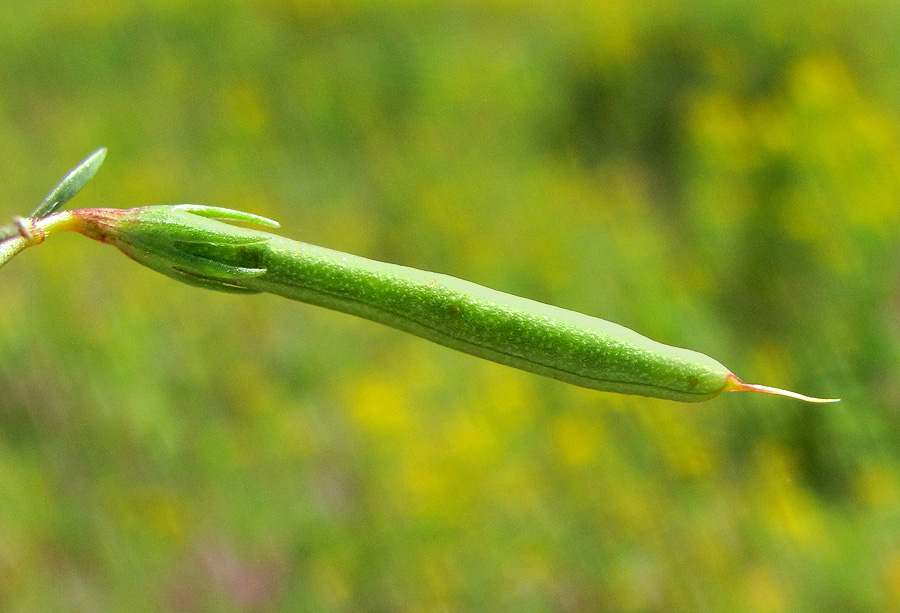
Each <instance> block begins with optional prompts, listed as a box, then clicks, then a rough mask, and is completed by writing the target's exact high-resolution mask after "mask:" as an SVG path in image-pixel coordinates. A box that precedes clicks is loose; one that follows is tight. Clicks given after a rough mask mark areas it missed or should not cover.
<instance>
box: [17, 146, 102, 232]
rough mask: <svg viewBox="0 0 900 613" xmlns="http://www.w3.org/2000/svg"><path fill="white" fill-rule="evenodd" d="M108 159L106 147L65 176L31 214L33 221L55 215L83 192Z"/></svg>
mask: <svg viewBox="0 0 900 613" xmlns="http://www.w3.org/2000/svg"><path fill="white" fill-rule="evenodd" d="M105 157H106V147H101V148H100V149H97V150H96V151H94V152H93V153H92V154H91V155H90V156H89V157H88V158H87V159H86V160H84V161H83V162H82V163H81V164H79V165H78V166H77V167H76V168H75V170H73V171H72V172H70V173H69V174H67V175H66V176H65V178H64V179H63V180H62V181H60V182H59V185H57V186H56V187H54V188H53V191H52V192H50V193H49V194H48V195H47V197H46V198H44V201H43V202H41V204H40V206H39V207H38V208H36V209H35V210H34V213H32V214H31V218H32V219H40V218H42V217H46V216H47V215H50V214H51V213H55V212H56V211H58V210H59V209H61V208H62V206H63V205H64V204H65V203H66V202H68V201H69V200H71V199H72V197H73V196H74V195H75V194H77V193H78V192H80V191H81V188H82V187H84V186H85V185H86V184H87V182H88V181H90V180H91V179H93V178H94V175H95V174H97V170H99V169H100V166H101V165H102V164H103V159H104V158H105Z"/></svg>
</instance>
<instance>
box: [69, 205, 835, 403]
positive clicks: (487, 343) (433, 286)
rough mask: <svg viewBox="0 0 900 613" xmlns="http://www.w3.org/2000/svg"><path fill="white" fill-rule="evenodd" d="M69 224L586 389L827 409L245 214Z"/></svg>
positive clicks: (552, 312) (228, 284)
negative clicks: (747, 394) (790, 402)
mask: <svg viewBox="0 0 900 613" xmlns="http://www.w3.org/2000/svg"><path fill="white" fill-rule="evenodd" d="M63 214H65V215H69V216H70V217H69V218H68V219H69V220H70V222H69V227H68V228H67V229H73V230H77V231H79V232H81V233H83V234H85V235H87V236H90V237H91V238H94V239H97V240H100V241H103V242H107V243H111V244H113V245H115V246H116V247H118V248H119V249H120V250H122V251H123V252H124V253H126V254H127V255H128V256H130V257H132V258H133V259H135V260H137V261H138V262H140V263H142V264H144V265H146V266H148V267H150V268H153V269H154V270H157V271H159V272H162V273H164V274H166V275H168V276H170V277H172V278H175V279H177V280H179V281H183V282H186V283H190V284H193V285H198V286H201V287H206V288H210V289H217V290H222V291H231V292H242V293H258V292H268V293H271V294H277V295H279V296H284V297H286V298H290V299H292V300H299V301H302V302H307V303H310V304H315V305H319V306H323V307H326V308H329V309H334V310H337V311H343V312H345V313H349V314H352V315H357V316H359V317H364V318H366V319H370V320H373V321H377V322H380V323H383V324H386V325H389V326H392V327H394V328H398V329H400V330H404V331H406V332H409V333H411V334H415V335H417V336H420V337H422V338H426V339H428V340H431V341H434V342H436V343H440V344H441V345H446V346H447V347H451V348H453V349H457V350H459V351H464V352H466V353H470V354H472V355H476V356H479V357H482V358H486V359H489V360H493V361H495V362H499V363H501V364H507V365H509V366H514V367H516V368H521V369H523V370H527V371H530V372H533V373H537V374H540V375H545V376H548V377H553V378H554V379H558V380H560V381H565V382H568V383H572V384H575V385H579V386H582V387H587V388H592V389H597V390H603V391H610V392H619V393H623V394H639V395H643V396H653V397H657V398H666V399H670V400H679V401H684V402H697V401H701V400H708V399H710V398H713V397H715V396H717V395H718V394H720V393H722V392H724V391H762V392H767V393H778V394H782V395H788V396H792V397H795V398H799V399H802V400H808V401H813V402H825V401H826V400H822V399H815V398H809V397H806V396H801V395H799V394H794V393H793V392H784V391H782V390H776V389H774V388H767V387H763V386H754V385H749V384H744V383H742V382H741V381H740V380H739V379H738V378H737V377H736V376H735V375H734V374H732V373H731V371H729V370H728V369H727V368H725V366H723V365H722V364H720V363H719V362H717V361H716V360H714V359H712V358H711V357H709V356H706V355H703V354H701V353H697V352H696V351H691V350H689V349H680V348H677V347H671V346H669V345H664V344H662V343H658V342H656V341H653V340H650V339H648V338H646V337H644V336H642V335H640V334H638V333H637V332H634V331H633V330H630V329H628V328H625V327H623V326H620V325H618V324H615V323H611V322H608V321H604V320H602V319H598V318H596V317H590V316H588V315H583V314H581V313H577V312H574V311H569V310H566V309H562V308H559V307H555V306H551V305H548V304H542V303H540V302H535V301H533V300H528V299H526V298H520V297H518V296H513V295H511V294H507V293H504V292H500V291H497V290H493V289H489V288H486V287H483V286H480V285H476V284H475V283H470V282H468V281H463V280H461V279H457V278H455V277H450V276H447V275H443V274H439V273H433V272H426V271H422V270H417V269H414V268H409V267H406V266H399V265H396V264H388V263H385V262H377V261H374V260H370V259H367V258H363V257H360V256H356V255H350V254H347V253H342V252H340V251H334V250H331V249H326V248H324V247H317V246H315V245H309V244H306V243H302V242H298V241H294V240H290V239H287V238H284V237H281V236H277V235H274V234H269V233H266V232H260V231H257V230H251V229H247V228H241V227H235V226H233V225H229V224H227V223H223V222H221V221H216V219H214V218H220V219H229V220H237V221H244V222H263V223H267V224H268V225H277V224H275V223H274V222H269V221H268V220H265V219H262V218H259V217H256V216H253V215H249V214H246V213H241V212H238V211H230V210H227V209H219V208H215V207H203V206H199V205H175V206H150V207H141V208H136V209H128V210H118V209H83V210H80V211H71V212H69V213H60V214H58V215H63Z"/></svg>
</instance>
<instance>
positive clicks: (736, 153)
mask: <svg viewBox="0 0 900 613" xmlns="http://www.w3.org/2000/svg"><path fill="white" fill-rule="evenodd" d="M898 10H900V7H897V6H895V4H893V3H887V2H863V3H860V2H853V3H850V2H836V3H832V4H830V5H828V6H827V7H825V6H820V5H813V4H812V3H808V2H800V3H794V4H785V3H774V2H768V1H763V0H759V1H747V2H741V3H717V2H701V1H699V0H697V1H694V2H687V3H681V4H679V5H678V6H677V7H676V6H674V5H672V6H664V5H661V4H660V3H646V4H645V3H643V2H629V3H615V2H613V3H597V4H592V3H577V6H576V7H572V8H556V5H555V4H551V3H537V2H501V1H500V0H495V1H494V0H490V1H487V2H483V3H474V4H473V3H468V4H466V3H457V4H454V5H452V6H451V5H447V4H446V3H433V4H432V3H424V4H423V3H404V2H386V3H379V4H378V5H377V6H373V5H372V3H361V2H340V1H339V2H327V3H326V2H321V3H316V2H313V3H303V2H295V3H291V2H276V3H271V2H270V3H258V4H246V3H241V4H238V3H232V2H212V1H211V0H209V1H188V2H166V1H162V2H156V3H153V4H152V5H151V4H149V3H147V4H142V3H136V2H127V1H126V2H116V3H110V2H91V3H79V4H78V5H75V4H72V5H71V6H68V5H66V4H56V5H54V6H52V7H51V6H45V5H44V4H43V3H34V4H26V5H25V6H23V7H21V8H20V9H19V10H17V11H15V12H12V11H10V12H9V13H8V14H7V15H6V16H2V17H0V75H2V78H3V82H4V83H5V84H6V85H7V87H5V88H4V90H3V91H2V92H0V145H2V146H3V148H4V150H5V151H7V152H9V155H7V156H3V158H2V159H0V177H3V179H4V181H3V182H2V183H0V203H2V204H0V219H2V220H4V221H6V220H8V219H10V218H12V217H13V216H14V215H16V214H21V213H22V212H23V211H27V210H28V204H27V203H32V202H35V201H37V200H38V199H40V197H41V196H42V193H41V191H40V190H41V189H42V188H43V187H44V186H45V185H48V184H52V181H53V180H54V179H56V178H58V177H57V173H58V172H59V170H60V169H62V168H67V167H70V166H71V164H72V163H73V162H74V161H75V160H77V159H79V158H80V157H81V156H83V154H84V152H85V151H88V150H90V148H91V147H92V146H95V144H96V143H104V144H106V145H108V146H109V147H110V148H111V149H112V150H113V151H115V153H116V155H115V156H114V158H111V159H110V161H109V162H108V163H107V168H106V170H105V171H104V176H103V180H102V181H94V182H92V183H91V184H90V185H89V186H87V187H86V188H85V189H84V191H83V192H82V193H81V194H79V196H78V199H79V206H122V207H129V206H139V205H147V204H159V203H174V202H179V201H188V202H197V203H203V204H214V205H216V206H222V207H230V208H237V209H243V210H250V211H254V212H258V213H260V214H262V215H265V216H267V217H272V218H277V219H280V220H282V221H283V222H284V223H285V228H284V234H285V235H287V236H291V237H297V238H300V239H302V240H304V241H307V242H309V243H312V244H320V245H328V246H330V247H334V248H337V249H340V250H342V251H347V252H350V253H361V254H366V255H369V256H371V257H374V258H377V259H379V260H384V261H391V262H402V263H404V264H408V265H411V266H414V267H416V268H420V269H425V270H440V271H442V272H446V273H449V274H452V275H454V276H457V277H461V278H466V279H471V280H473V281H475V282H477V283H479V284H483V285H486V286H489V287H499V288H503V289H505V290H508V291H510V292H512V293H515V294H518V295H526V296H529V297H533V298H535V299H538V300H541V301H542V302H547V303H552V304H558V305H561V306H564V307H566V308H570V309H573V310H577V311H581V312H588V313H593V314H598V315H602V316H603V317H604V318H608V319H610V320H613V321H617V322H621V323H623V324H625V325H627V326H628V327H629V328H633V329H636V330H640V331H642V332H645V333H647V334H648V335H649V336H650V337H652V338H655V339H658V340H661V341H663V342H666V343H671V344H674V345H680V346H690V347H692V348H695V349H698V350H700V351H703V352H706V353H711V354H714V355H716V357H717V358H719V359H721V360H722V362H723V363H725V364H728V365H729V366H730V367H732V368H733V369H734V370H735V371H737V372H740V373H752V374H753V376H754V379H755V380H760V381H765V382H767V383H772V384H773V385H778V386H779V387H791V388H794V389H803V390H816V391H818V392H822V393H823V394H828V395H840V396H842V397H843V398H844V402H841V403H838V404H831V405H815V406H814V405H803V404H800V403H793V402H787V401H776V400H774V399H771V398H766V397H762V396H756V395H751V394H741V395H732V396H729V397H728V398H727V401H726V400H720V401H718V402H714V403H706V404H702V405H694V406H685V405H680V404H676V403H670V402H666V401H660V400H653V399H646V398H638V397H632V396H618V395H612V394H598V393H596V392H592V391H590V390H582V389H579V388H576V387H572V386H566V385H563V384H560V383H557V382H554V381H551V380H545V379H543V378H538V377H533V376H531V375H529V374H527V373H522V372H519V371H516V370H513V369H509V368H505V367H503V366H498V365H495V364H492V363H490V362H486V361H481V360H473V359H471V358H469V357H468V356H464V355H460V354H457V353H456V352H452V351H449V350H447V349H445V348H442V347H438V346H436V345H432V344H430V343H426V342H423V341H421V340H420V339H416V338H414V337H410V336H408V335H404V334H401V333H398V332H396V331H394V330H391V329H389V328H385V327H381V326H372V325H370V324H368V323H367V322H363V321H361V320H357V319H355V318H348V317H344V316H340V315H336V314H333V313H330V312H328V311H325V310H320V309H314V308H307V307H304V306H300V305H297V304H295V303H292V302H289V301H285V300H280V299H278V298H275V297H271V296H230V295H226V294H220V293H213V292H201V291H198V290H197V289H195V288H190V287H187V286H182V285H179V284H174V283H168V282H166V280H164V279H161V278H160V277H159V276H158V275H155V274H153V273H152V272H150V271H147V270H144V269H142V268H140V267H138V266H134V265H133V263H131V262H129V261H128V260H127V259H125V258H121V257H113V255H112V254H111V252H110V251H109V250H108V249H106V248H104V247H103V246H100V245H96V244H92V243H89V242H87V241H83V240H82V241H79V240H77V239H76V238H69V237H66V236H61V237H58V238H56V239H55V240H54V241H50V242H48V243H47V244H46V245H44V246H42V247H41V248H40V249H35V250H32V252H30V253H28V254H27V255H28V257H19V258H16V259H15V260H13V261H12V262H10V263H9V264H8V265H7V266H5V267H4V268H3V270H2V275H0V279H2V287H3V290H2V292H0V494H2V499H3V501H4V504H3V505H0V573H2V576H3V577H4V580H3V581H2V582H0V608H3V609H4V610H21V611H25V610H41V609H56V610H60V609H66V610H71V609H72V608H79V609H82V610H98V609H101V610H115V609H123V608H129V609H134V608H135V606H137V607H140V606H144V607H145V608H146V610H159V609H161V608H174V609H177V610H187V611H194V610H203V609H209V608H219V609H224V610H262V609H274V610H285V611H288V610H297V609H298V608H300V609H305V610H321V609H325V610H356V609H359V608H370V609H387V610H420V609H445V608H455V609H459V608H463V609H491V608H507V609H517V610H534V611H542V610H591V609H607V610H621V611H671V610H685V611H693V610H698V609H700V610H744V611H819V610H823V609H825V610H828V609H838V610H844V609H880V610H884V609H887V610H890V609H895V608H898V607H900V538H898V536H897V535H898V534H900V512H898V509H900V440H898V439H900V434H898V429H897V428H896V427H895V420H896V413H897V407H898V405H900V399H898V398H900V393H898V379H897V374H896V373H897V372H898V360H900V328H898V326H897V313H896V310H897V296H898V281H897V280H898V278H900V275H898V272H900V271H898V268H900V266H898V263H900V262H898V259H900V256H898V254H900V249H898V247H900V197H898V194H900V122H898V114H897V109H898V108H900V73H898V72H897V71H896V70H894V67H895V66H896V65H897V64H898V59H900V58H898V56H900V43H898V42H897V40H896V33H895V28H894V27H893V24H894V23H896V18H897V15H896V13H897V12H898ZM23 203H25V204H23ZM136 603H137V604H136Z"/></svg>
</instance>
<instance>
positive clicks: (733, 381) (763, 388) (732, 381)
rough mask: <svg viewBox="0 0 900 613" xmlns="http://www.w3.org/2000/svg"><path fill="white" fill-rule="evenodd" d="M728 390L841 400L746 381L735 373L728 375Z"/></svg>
mask: <svg viewBox="0 0 900 613" xmlns="http://www.w3.org/2000/svg"><path fill="white" fill-rule="evenodd" d="M724 391H726V392H760V393H763V394H775V395H776V396H786V397H788V398H795V399H797V400H802V401H804V402H815V403H826V402H840V401H841V399H840V398H815V397H813V396H804V395H803V394H798V393H797V392H791V391H789V390H783V389H779V388H777V387H769V386H768V385H756V384H754V383H744V382H743V381H741V380H740V379H738V378H737V376H735V375H728V383H726V384H725V390H724Z"/></svg>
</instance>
